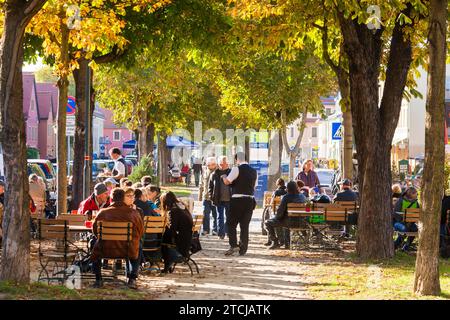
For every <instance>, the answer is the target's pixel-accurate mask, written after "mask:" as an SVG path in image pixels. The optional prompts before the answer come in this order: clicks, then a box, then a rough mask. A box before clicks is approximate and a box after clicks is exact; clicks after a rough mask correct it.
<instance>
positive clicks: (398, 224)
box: [394, 222, 417, 250]
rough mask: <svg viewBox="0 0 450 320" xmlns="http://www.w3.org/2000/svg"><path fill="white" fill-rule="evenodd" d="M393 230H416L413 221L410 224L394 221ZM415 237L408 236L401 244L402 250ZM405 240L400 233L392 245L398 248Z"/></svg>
mask: <svg viewBox="0 0 450 320" xmlns="http://www.w3.org/2000/svg"><path fill="white" fill-rule="evenodd" d="M394 230H395V231H398V232H417V226H416V224H415V223H411V224H409V223H408V224H406V225H405V224H404V223H402V222H396V223H394ZM414 238H415V237H411V236H410V237H408V239H407V240H406V244H405V245H404V246H403V249H404V250H408V249H409V246H410V245H411V243H412V242H413V241H414ZM404 240H405V237H404V236H403V235H401V234H399V235H398V237H397V239H395V241H394V247H395V248H399V247H400V246H401V245H402V244H403V241H404Z"/></svg>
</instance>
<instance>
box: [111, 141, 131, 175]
mask: <svg viewBox="0 0 450 320" xmlns="http://www.w3.org/2000/svg"><path fill="white" fill-rule="evenodd" d="M109 155H110V156H111V159H113V160H114V168H113V170H112V177H113V178H114V179H116V181H117V182H120V179H122V178H125V177H126V176H127V166H126V162H125V159H124V158H122V152H121V151H120V149H119V148H112V149H110V150H109Z"/></svg>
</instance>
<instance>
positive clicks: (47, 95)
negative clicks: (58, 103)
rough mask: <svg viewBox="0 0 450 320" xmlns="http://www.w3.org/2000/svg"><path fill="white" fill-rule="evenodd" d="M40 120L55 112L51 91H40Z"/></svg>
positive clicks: (38, 95) (38, 96) (38, 94)
mask: <svg viewBox="0 0 450 320" xmlns="http://www.w3.org/2000/svg"><path fill="white" fill-rule="evenodd" d="M37 98H38V106H39V120H47V119H48V116H49V114H50V112H52V114H53V111H52V110H53V99H52V93H51V92H50V91H38V93H37Z"/></svg>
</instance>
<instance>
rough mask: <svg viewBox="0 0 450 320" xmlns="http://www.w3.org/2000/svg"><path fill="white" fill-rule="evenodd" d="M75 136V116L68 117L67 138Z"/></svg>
mask: <svg viewBox="0 0 450 320" xmlns="http://www.w3.org/2000/svg"><path fill="white" fill-rule="evenodd" d="M74 135H75V116H67V118H66V136H70V137H73V136H74Z"/></svg>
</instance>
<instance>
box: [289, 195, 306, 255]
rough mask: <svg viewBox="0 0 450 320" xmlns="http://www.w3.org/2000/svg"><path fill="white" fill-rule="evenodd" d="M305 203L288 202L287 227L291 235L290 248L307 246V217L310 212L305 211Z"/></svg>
mask: <svg viewBox="0 0 450 320" xmlns="http://www.w3.org/2000/svg"><path fill="white" fill-rule="evenodd" d="M305 210H306V204H305V203H288V219H289V220H288V221H289V224H288V229H289V232H290V237H291V246H290V247H291V249H301V248H308V246H309V238H310V235H309V231H310V228H309V226H308V224H307V219H309V217H311V215H312V214H310V213H308V212H305Z"/></svg>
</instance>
